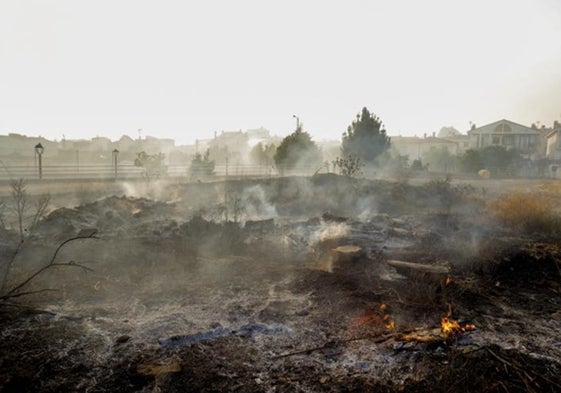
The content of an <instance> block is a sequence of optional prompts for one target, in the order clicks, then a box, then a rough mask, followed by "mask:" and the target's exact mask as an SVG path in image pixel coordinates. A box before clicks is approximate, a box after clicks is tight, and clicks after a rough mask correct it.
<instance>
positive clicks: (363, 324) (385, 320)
mask: <svg viewBox="0 0 561 393" xmlns="http://www.w3.org/2000/svg"><path fill="white" fill-rule="evenodd" d="M394 329H395V321H394V320H393V318H392V317H391V315H390V314H389V308H388V305H387V304H385V303H382V304H380V306H379V307H378V309H377V310H367V311H364V312H363V313H362V314H360V315H359V316H357V317H354V318H351V322H350V326H349V337H351V338H357V337H359V336H369V335H374V336H375V335H377V334H382V333H383V332H386V331H388V330H392V331H393V330H394Z"/></svg>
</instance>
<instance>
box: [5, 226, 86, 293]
mask: <svg viewBox="0 0 561 393" xmlns="http://www.w3.org/2000/svg"><path fill="white" fill-rule="evenodd" d="M95 233H96V232H92V233H89V234H88V235H87V236H80V235H78V236H75V237H72V238H70V239H66V240H65V241H63V242H62V243H60V244H59V245H58V247H57V248H56V250H55V252H54V253H53V256H52V257H51V259H50V261H49V263H48V264H46V265H45V266H43V267H42V268H40V269H38V270H37V271H35V273H33V274H31V275H30V276H29V277H27V278H26V279H25V280H24V281H22V282H21V283H20V284H18V285H16V286H15V287H13V288H12V289H10V290H9V291H8V292H7V293H6V294H5V295H3V296H2V297H0V300H5V299H8V298H12V297H14V296H15V295H17V292H18V291H19V290H20V289H21V288H23V287H25V286H26V285H27V284H29V283H30V282H31V281H32V280H33V279H35V278H36V277H37V276H38V275H40V274H41V273H43V272H44V271H46V270H47V269H50V268H52V267H53V266H76V267H80V268H82V269H84V270H91V269H89V268H87V267H85V266H83V265H78V264H76V263H75V262H74V261H70V262H66V263H57V262H55V261H56V257H57V255H58V253H59V251H60V250H61V249H62V247H64V246H65V245H66V244H68V243H70V242H73V241H76V240H80V239H97V237H96V236H95ZM18 296H19V295H18Z"/></svg>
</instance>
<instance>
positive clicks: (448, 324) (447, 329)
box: [440, 307, 475, 338]
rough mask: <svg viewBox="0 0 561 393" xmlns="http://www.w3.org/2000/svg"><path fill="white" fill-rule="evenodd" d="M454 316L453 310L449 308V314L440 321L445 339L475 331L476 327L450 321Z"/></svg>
mask: <svg viewBox="0 0 561 393" xmlns="http://www.w3.org/2000/svg"><path fill="white" fill-rule="evenodd" d="M451 316H452V308H451V307H448V312H447V313H446V315H445V316H443V317H442V318H441V319H440V330H441V331H442V335H443V336H444V338H450V337H454V336H457V335H459V334H461V333H463V332H467V331H470V330H475V325H473V324H471V323H466V324H464V325H463V326H462V325H460V323H459V322H458V321H455V320H453V319H450V317H451Z"/></svg>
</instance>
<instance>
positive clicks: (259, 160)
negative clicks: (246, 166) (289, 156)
mask: <svg viewBox="0 0 561 393" xmlns="http://www.w3.org/2000/svg"><path fill="white" fill-rule="evenodd" d="M276 150H277V148H276V147H275V145H273V144H272V143H271V144H270V145H266V146H265V145H263V143H262V142H259V143H258V144H256V145H255V146H253V148H252V149H251V151H250V152H249V157H250V159H251V161H252V162H253V163H254V164H257V165H271V164H272V163H273V157H274V156H275V152H276Z"/></svg>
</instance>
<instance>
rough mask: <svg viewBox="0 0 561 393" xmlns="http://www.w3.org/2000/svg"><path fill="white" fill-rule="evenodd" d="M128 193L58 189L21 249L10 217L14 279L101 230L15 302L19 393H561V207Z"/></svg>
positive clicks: (436, 199) (336, 196) (354, 192)
mask: <svg viewBox="0 0 561 393" xmlns="http://www.w3.org/2000/svg"><path fill="white" fill-rule="evenodd" d="M553 185H555V184H553ZM123 190H124V191H121V192H114V191H115V190H112V192H111V193H110V194H111V195H109V194H107V193H106V192H104V191H103V190H96V192H95V193H94V192H92V193H90V194H88V193H87V192H85V193H83V195H81V196H80V200H78V199H76V195H71V194H69V193H61V194H57V195H53V197H52V201H51V204H52V206H53V207H52V209H51V210H50V211H49V213H48V214H47V215H46V216H45V217H44V218H43V219H42V220H40V222H39V223H38V224H37V226H36V228H34V230H33V233H30V234H29V236H28V237H27V238H26V239H25V241H24V243H23V244H22V245H21V247H20V248H19V249H18V248H17V246H18V243H19V240H18V234H17V231H16V230H15V229H14V228H12V227H11V226H9V225H5V227H4V228H2V236H1V239H2V240H1V244H0V247H1V248H2V250H1V255H0V258H2V266H6V265H7V264H8V263H9V261H10V260H11V259H12V256H13V255H14V253H15V252H16V251H17V252H18V254H17V256H16V258H15V259H14V260H13V264H12V266H11V269H10V271H9V275H8V283H7V288H8V289H7V290H9V288H13V287H14V286H15V285H17V284H18V283H20V282H22V281H25V280H26V278H28V277H29V276H30V274H32V273H33V272H35V271H37V269H40V268H41V267H42V266H45V264H48V263H49V261H50V260H51V257H52V255H53V252H54V251H55V250H56V248H57V247H58V245H60V244H61V243H62V242H64V241H65V240H66V239H69V238H72V237H75V236H76V235H77V234H79V233H82V234H83V233H89V234H92V233H93V230H94V229H95V230H96V234H95V238H87V239H78V240H75V241H72V242H70V243H68V244H66V245H65V246H64V247H63V248H61V249H60V252H59V253H58V255H57V257H56V261H60V262H61V263H64V262H68V261H73V263H74V264H76V265H80V266H84V267H87V268H88V269H91V270H85V269H82V268H80V267H79V266H73V265H70V266H57V267H53V268H49V269H47V270H46V271H45V272H44V273H42V274H40V275H39V276H37V277H36V278H35V279H33V280H32V282H30V283H29V284H28V285H26V286H25V287H24V289H22V290H21V291H20V292H22V291H26V292H32V291H41V292H38V293H36V294H30V295H26V296H21V297H9V298H5V299H3V300H0V313H1V321H0V328H1V332H2V340H0V386H1V389H2V390H1V391H3V392H27V391H29V392H66V391H68V392H74V391H76V392H86V391H87V392H220V391H239V392H274V391H278V392H344V391H348V392H351V391H355V392H361V391H381V392H423V391H425V392H438V391H442V392H448V391H473V392H481V391H489V392H515V391H534V392H557V391H561V376H560V375H561V345H560V344H561V338H560V336H559V332H560V331H561V295H560V290H561V273H560V270H559V261H560V258H561V248H560V246H559V231H558V226H557V225H558V222H557V221H556V220H555V219H554V218H555V217H552V216H551V215H552V214H553V215H555V214H557V213H558V211H557V210H555V208H553V210H551V211H547V213H548V217H549V221H548V220H546V221H543V222H542V221H539V220H538V221H537V224H536V225H534V226H532V225H530V224H532V223H529V222H528V218H527V217H526V218H524V217H525V216H523V217H522V218H518V219H517V218H516V217H518V216H516V215H515V214H514V213H517V212H519V211H524V210H531V206H529V205H528V203H526V204H524V200H522V202H521V204H522V205H512V206H510V208H511V209H512V210H513V213H512V215H513V216H515V217H514V219H513V220H511V221H508V220H505V217H504V215H502V216H501V215H500V214H496V213H497V211H500V209H501V207H500V206H499V207H498V206H497V205H494V204H493V203H495V202H496V201H497V200H499V201H500V200H501V198H503V197H504V196H503V195H502V194H500V193H498V192H493V193H492V192H488V190H485V189H482V188H481V187H480V186H479V185H478V184H477V182H476V183H475V184H474V185H471V184H467V183H455V182H451V181H449V180H445V179H442V180H433V181H428V182H426V183H425V182H423V183H419V184H417V185H411V184H410V183H408V182H405V181H400V182H397V181H381V180H378V181H374V180H361V179H350V178H346V177H341V176H336V175H318V176H314V177H312V178H298V177H295V178H279V179H269V180H244V181H230V182H216V183H198V184H176V185H170V184H168V185H167V186H166V188H165V189H158V190H157V192H156V189H152V190H150V187H148V188H147V190H144V191H143V192H142V193H138V192H136V191H135V190H134V189H132V188H127V189H123ZM552 190H555V187H553V186H552V184H551V183H550V184H537V185H533V186H532V192H534V191H535V192H536V193H537V194H539V195H540V198H542V197H543V200H541V199H540V201H541V202H540V203H541V204H543V205H546V204H547V203H549V202H551V200H553V201H555V200H557V197H558V195H557V194H556V193H555V192H554V191H552ZM142 195H143V196H142ZM532 195H533V194H532ZM548 200H549V202H548ZM526 201H533V199H527V200H526ZM8 203H9V200H6V204H8ZM540 206H541V205H540ZM548 206H549V205H548ZM516 207H518V208H516ZM503 210H504V207H503ZM534 210H535V209H534ZM506 218H508V217H506ZM510 218H512V217H510ZM530 218H532V216H530ZM534 218H535V217H534ZM542 219H543V217H542ZM546 219H547V217H546ZM10 220H13V217H9V216H6V217H4V222H5V223H8V222H9V221H10ZM524 220H525V221H524ZM545 224H548V226H545ZM394 261H401V262H407V263H409V265H399V264H397V265H396V264H395V263H393V262H394ZM392 263H393V264H392ZM427 267H429V268H428V269H427ZM431 269H432V270H431ZM4 271H5V269H4ZM443 272H444V273H443ZM45 289H56V291H44V290H45ZM16 294H17V292H16ZM442 318H448V319H449V320H452V321H457V322H458V326H459V329H457V330H455V331H454V332H453V333H452V334H448V335H447V334H445V333H444V332H443V331H442V329H441V322H442ZM472 325H473V326H474V327H475V329H472V328H470V329H467V328H465V329H464V328H463V327H467V326H472Z"/></svg>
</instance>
